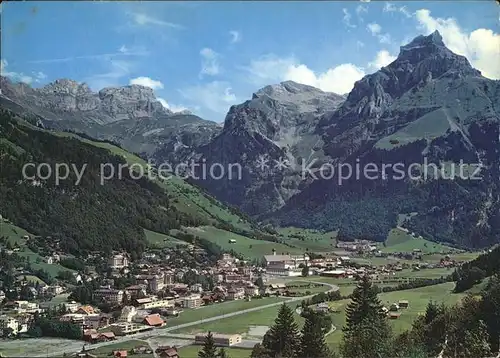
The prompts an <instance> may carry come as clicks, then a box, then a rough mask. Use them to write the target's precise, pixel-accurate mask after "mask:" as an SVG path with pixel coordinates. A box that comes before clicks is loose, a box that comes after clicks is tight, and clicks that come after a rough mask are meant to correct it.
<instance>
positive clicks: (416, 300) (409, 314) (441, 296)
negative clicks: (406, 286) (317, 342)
mask: <svg viewBox="0 0 500 358" xmlns="http://www.w3.org/2000/svg"><path fill="white" fill-rule="evenodd" d="M454 287H455V284H454V283H453V282H450V283H444V284H441V285H435V286H428V287H422V288H417V289H413V290H405V291H395V292H388V293H382V294H380V295H379V298H380V301H381V302H382V304H384V305H388V304H390V303H393V302H397V301H399V300H408V301H409V303H410V305H409V308H408V309H404V310H400V312H402V314H401V317H399V319H397V320H391V321H390V322H391V326H392V327H393V329H394V332H395V333H400V332H402V331H404V330H407V329H409V328H410V327H411V324H412V322H413V321H414V320H415V318H416V317H418V315H420V314H422V313H424V312H425V309H426V307H427V304H428V302H429V301H430V300H433V301H435V302H438V303H441V302H443V303H445V304H447V305H453V304H455V303H457V302H459V301H460V300H461V299H462V297H464V294H452V293H451V291H452V290H453V288H454ZM348 303H349V300H342V301H338V302H334V306H335V308H337V309H338V310H340V312H339V313H334V314H332V317H333V322H334V325H335V326H337V327H339V328H340V327H342V326H343V325H344V323H345V307H346V306H347V304H348ZM341 338H342V331H341V330H340V329H339V330H338V331H336V332H335V333H333V334H332V335H330V336H328V337H327V343H328V344H329V345H331V346H332V347H335V348H337V347H338V344H339V343H340V340H341Z"/></svg>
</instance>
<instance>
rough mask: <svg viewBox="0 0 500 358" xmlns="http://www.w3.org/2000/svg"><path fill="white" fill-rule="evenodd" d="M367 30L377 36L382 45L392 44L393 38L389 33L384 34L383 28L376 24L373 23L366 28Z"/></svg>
mask: <svg viewBox="0 0 500 358" xmlns="http://www.w3.org/2000/svg"><path fill="white" fill-rule="evenodd" d="M366 29H367V30H368V31H369V32H370V33H371V34H372V35H373V36H376V37H377V38H378V40H379V42H380V43H382V44H390V43H391V36H390V35H389V34H387V33H385V34H383V33H382V26H380V25H379V24H377V23H376V22H372V23H370V24H368V25H367V26H366Z"/></svg>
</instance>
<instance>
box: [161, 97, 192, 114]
mask: <svg viewBox="0 0 500 358" xmlns="http://www.w3.org/2000/svg"><path fill="white" fill-rule="evenodd" d="M156 99H157V100H158V102H160V103H161V105H162V106H163V107H165V108H166V109H169V110H171V111H172V112H174V113H179V112H186V111H189V109H188V108H187V107H185V106H183V105H175V104H170V103H168V102H167V101H166V100H165V99H164V98H156Z"/></svg>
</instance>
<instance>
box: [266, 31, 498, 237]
mask: <svg viewBox="0 0 500 358" xmlns="http://www.w3.org/2000/svg"><path fill="white" fill-rule="evenodd" d="M499 128H500V81H495V80H490V79H487V78H485V77H482V76H481V73H480V72H479V71H477V70H475V69H474V68H472V67H471V65H470V64H469V62H468V61H467V60H466V59H465V58H464V57H462V56H459V55H456V54H454V53H453V52H451V51H450V50H449V49H447V48H446V47H445V45H444V44H443V42H442V39H441V36H440V34H439V33H437V32H435V33H433V34H431V35H429V36H419V37H417V38H416V39H415V40H413V41H412V42H411V43H410V44H408V45H406V46H403V47H402V48H401V52H400V54H399V57H398V58H397V59H396V60H395V61H394V62H392V63H391V64H389V65H388V66H386V67H384V68H382V69H381V70H380V71H378V72H376V73H374V74H371V75H368V76H365V77H364V78H363V79H362V80H360V81H358V82H357V83H356V84H355V86H354V89H353V90H352V91H351V93H350V94H349V95H348V97H347V100H346V101H345V102H344V104H343V105H342V106H341V107H340V108H339V109H338V110H337V111H335V112H334V113H333V114H332V115H330V116H325V117H324V118H323V119H322V120H321V121H320V123H319V125H318V128H317V131H318V133H320V134H322V136H323V141H324V143H325V146H324V151H325V153H326V154H327V155H329V156H330V158H332V163H333V164H336V165H338V166H336V168H339V165H340V164H344V165H347V164H350V165H351V168H354V169H353V170H356V169H355V168H356V164H358V167H359V168H361V174H360V176H359V177H356V173H355V174H354V175H351V176H350V178H347V179H344V180H343V182H342V183H340V182H339V175H340V174H339V173H337V175H336V176H334V178H332V179H329V178H319V179H318V180H316V181H314V182H313V183H312V184H311V185H310V186H309V187H307V188H306V189H305V190H303V191H302V192H301V193H300V194H298V195H297V196H295V197H293V198H291V199H290V200H289V202H288V203H287V205H286V206H285V207H284V208H282V209H281V210H280V211H279V212H277V213H276V217H277V221H278V222H279V223H281V224H283V225H298V226H313V227H321V228H324V229H332V228H341V231H342V232H343V233H344V234H345V235H346V236H350V237H357V236H365V237H371V238H374V239H377V240H383V239H384V238H385V236H386V235H387V232H388V230H389V229H390V228H391V227H394V226H395V225H396V222H397V217H398V214H407V213H414V214H416V215H413V216H412V217H411V219H409V221H408V222H406V223H405V225H406V226H408V227H410V228H412V229H414V230H415V231H416V232H419V233H421V234H422V235H424V236H425V237H428V238H435V239H437V240H440V241H450V242H452V243H455V244H459V245H464V246H475V247H484V246H487V245H490V244H492V243H494V242H497V241H498V239H497V238H495V236H497V235H498V234H499V232H500V228H499V225H498V224H496V223H495V218H498V215H499V211H498V210H499V207H500V188H499V186H498V178H499V175H498V170H499V166H500V159H499V158H500V156H499V151H500V143H499ZM425 161H427V162H428V163H434V164H436V165H437V166H438V168H439V171H438V174H437V175H434V174H431V176H430V177H427V176H425V175H424V174H425V170H424V169H425V167H424V166H423V163H425ZM462 162H463V163H464V164H467V166H466V168H468V169H466V170H465V175H464V177H465V179H463V178H462V177H459V166H460V164H461V163H462ZM395 164H401V165H403V168H404V170H405V173H404V175H403V178H401V179H398V180H396V179H394V174H395V170H394V169H388V170H386V171H385V173H386V177H385V178H384V177H382V168H383V167H382V166H383V165H386V166H387V165H388V166H389V168H391V166H394V165H395ZM412 164H417V165H418V166H417V168H416V169H417V170H416V173H413V174H416V178H415V177H414V178H410V174H409V173H410V172H409V168H410V166H411V165H412ZM367 165H375V166H376V168H377V173H378V177H377V178H376V179H371V178H370V177H369V176H368V175H365V174H364V173H363V168H365V167H366V166H367ZM453 168H454V169H455V170H456V173H455V174H456V175H455V179H454V180H451V179H450V175H451V172H452V170H453ZM478 168H480V170H478ZM476 170H477V171H478V172H480V174H481V179H480V180H476V179H475V177H474V179H473V178H472V177H473V175H472V172H476ZM431 173H432V172H431ZM443 173H444V174H443ZM344 174H345V173H344ZM371 177H373V176H371ZM268 217H269V215H268Z"/></svg>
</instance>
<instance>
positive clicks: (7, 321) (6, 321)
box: [0, 315, 19, 336]
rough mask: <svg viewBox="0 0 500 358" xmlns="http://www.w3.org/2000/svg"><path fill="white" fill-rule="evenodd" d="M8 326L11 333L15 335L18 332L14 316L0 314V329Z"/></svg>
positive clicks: (17, 323) (17, 324) (2, 329)
mask: <svg viewBox="0 0 500 358" xmlns="http://www.w3.org/2000/svg"><path fill="white" fill-rule="evenodd" d="M8 328H10V329H11V330H12V335H14V336H17V334H18V333H19V321H18V320H17V319H15V318H14V317H10V316H5V315H3V316H0V331H2V334H3V331H4V330H5V329H8Z"/></svg>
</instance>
